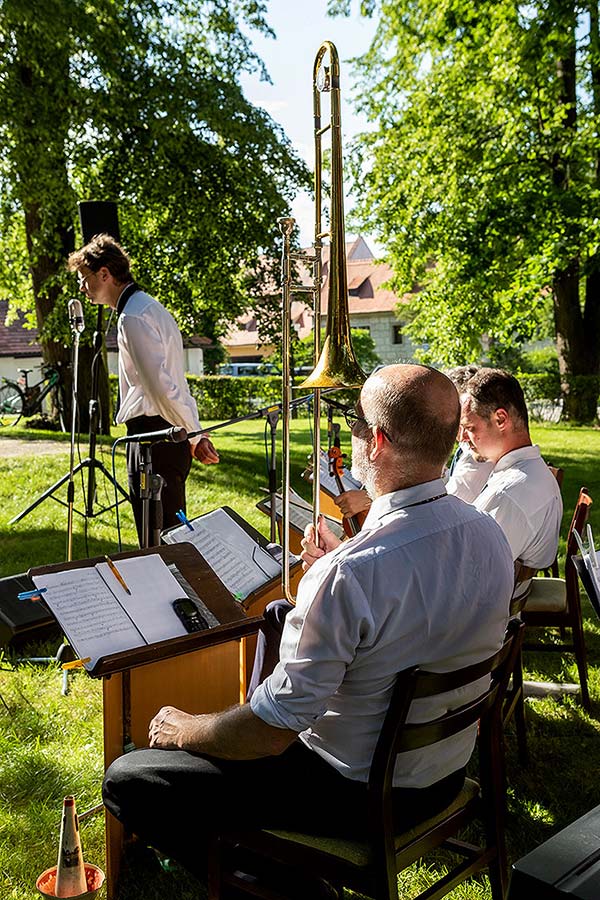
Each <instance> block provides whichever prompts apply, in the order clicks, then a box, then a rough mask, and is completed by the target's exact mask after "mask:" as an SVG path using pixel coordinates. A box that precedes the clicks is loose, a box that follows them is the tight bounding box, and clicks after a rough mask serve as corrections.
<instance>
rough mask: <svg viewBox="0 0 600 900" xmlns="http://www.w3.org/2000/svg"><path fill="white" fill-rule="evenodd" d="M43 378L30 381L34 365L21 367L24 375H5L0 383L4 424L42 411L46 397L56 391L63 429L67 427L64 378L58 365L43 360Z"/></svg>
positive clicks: (1, 422) (0, 416) (0, 419)
mask: <svg viewBox="0 0 600 900" xmlns="http://www.w3.org/2000/svg"><path fill="white" fill-rule="evenodd" d="M39 368H40V369H41V372H42V377H41V379H40V381H38V382H36V383H35V384H31V385H30V384H29V382H28V378H27V376H28V375H29V373H30V372H33V369H18V372H19V373H20V375H21V377H20V378H19V379H17V381H13V380H12V379H10V378H3V379H2V384H1V385H0V426H3V425H8V424H12V425H13V426H14V425H16V424H17V422H18V421H19V420H20V419H21V417H22V416H33V415H34V414H35V413H37V412H41V411H42V403H43V402H44V399H45V398H46V397H47V396H48V394H50V393H51V392H52V395H53V396H52V402H53V404H54V406H55V407H56V409H57V410H58V419H59V422H60V427H61V431H66V428H65V422H64V404H63V402H62V395H61V390H62V379H61V375H60V371H59V369H58V368H57V367H56V366H52V365H46V364H44V363H42V365H41V366H39Z"/></svg>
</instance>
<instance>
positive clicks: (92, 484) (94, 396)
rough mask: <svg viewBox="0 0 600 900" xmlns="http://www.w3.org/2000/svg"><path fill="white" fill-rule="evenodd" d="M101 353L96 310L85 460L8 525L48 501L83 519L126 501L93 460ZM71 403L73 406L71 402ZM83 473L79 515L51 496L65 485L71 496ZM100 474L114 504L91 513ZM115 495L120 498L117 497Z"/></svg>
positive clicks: (108, 473)
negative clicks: (83, 497) (84, 493)
mask: <svg viewBox="0 0 600 900" xmlns="http://www.w3.org/2000/svg"><path fill="white" fill-rule="evenodd" d="M101 350H102V308H101V307H99V308H98V319H97V323H96V331H95V332H94V357H93V362H92V388H91V399H90V406H89V410H90V430H89V454H88V456H87V457H86V458H85V459H83V460H81V462H80V463H78V464H77V465H76V466H75V467H74V468H73V469H72V471H71V469H70V470H69V472H67V473H66V474H65V475H63V476H62V478H59V479H58V481H55V482H54V484H53V485H52V486H51V487H49V488H48V489H47V490H45V491H44V492H43V494H40V496H39V497H37V498H36V499H35V500H34V501H33V503H30V504H29V506H28V507H27V508H26V509H24V510H22V511H21V512H20V513H18V514H17V515H16V516H14V517H13V518H12V519H11V520H10V522H9V523H8V524H9V525H14V524H15V523H16V522H20V521H21V519H24V518H25V516H27V515H29V513H30V512H32V510H34V509H35V508H36V507H37V506H39V505H40V504H41V503H43V502H44V501H45V500H48V499H51V500H55V501H56V502H57V503H60V504H61V506H66V507H67V508H68V509H69V511H70V516H72V513H73V511H74V512H76V513H77V514H78V515H80V516H83V518H85V519H91V518H94V516H100V515H102V514H103V513H105V512H108V511H109V510H111V509H114V508H115V506H116V505H117V504H118V503H123V502H125V501H128V500H129V495H128V494H127V492H126V491H125V490H124V489H123V488H122V487H121V485H120V484H119V483H118V481H116V480H115V479H114V478H113V476H112V475H111V473H110V472H109V471H108V469H107V468H106V467H105V466H104V464H103V463H102V462H100V461H99V460H97V459H96V438H97V435H98V423H99V418H100V405H99V402H98V372H99V366H100V355H101ZM73 402H76V400H75V398H74V399H73ZM84 469H85V470H87V473H88V485H87V497H86V503H85V510H84V511H83V512H82V511H80V510H77V509H73V504H72V502H71V497H70V496H68V498H67V502H65V501H64V500H61V498H60V497H57V496H55V494H56V491H58V490H59V489H60V488H61V487H62V486H63V484H66V483H67V482H69V488H68V491H69V495H70V494H71V493H72V492H73V489H74V488H73V476H74V475H76V474H77V473H78V472H81V471H82V470H84ZM97 472H100V474H102V475H103V476H104V477H105V478H106V479H107V481H109V482H110V483H111V484H112V486H113V488H114V489H115V496H116V499H115V502H114V503H111V504H110V505H108V506H103V507H101V508H100V509H96V510H94V498H95V495H96V473H97ZM117 492H119V493H120V494H121V497H120V498H119V497H118V494H117Z"/></svg>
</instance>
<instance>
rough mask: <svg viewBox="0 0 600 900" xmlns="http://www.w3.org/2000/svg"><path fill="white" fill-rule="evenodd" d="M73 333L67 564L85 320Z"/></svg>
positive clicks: (73, 324)
mask: <svg viewBox="0 0 600 900" xmlns="http://www.w3.org/2000/svg"><path fill="white" fill-rule="evenodd" d="M71 331H72V332H73V355H72V367H73V384H72V387H71V449H70V456H69V481H68V484H67V510H68V516H67V562H71V560H72V559H73V508H74V505H75V480H74V472H75V429H76V424H77V409H78V398H77V383H78V378H79V338H80V335H81V332H82V331H83V320H81V325H78V324H77V319H76V318H73V319H72V320H71Z"/></svg>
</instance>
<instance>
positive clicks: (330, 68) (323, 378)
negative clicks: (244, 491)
mask: <svg viewBox="0 0 600 900" xmlns="http://www.w3.org/2000/svg"><path fill="white" fill-rule="evenodd" d="M326 57H328V63H329V64H328V65H325V59H326ZM322 93H329V94H330V95H331V96H330V115H329V122H328V123H327V124H326V125H322V124H321V94H322ZM313 113H314V145H315V180H314V184H315V240H314V244H313V251H314V252H313V254H312V255H309V254H304V253H295V252H292V250H291V237H292V232H293V229H294V224H295V220H294V219H293V218H291V217H286V218H281V219H278V220H277V223H278V225H279V228H280V231H281V233H282V235H283V249H282V257H281V299H282V316H283V327H282V356H283V372H282V381H283V384H282V425H283V433H282V537H283V541H282V543H283V566H282V587H283V591H284V593H285V596H286V598H287V599H288V600H289V601H290V602H291V603H293V602H294V597H293V595H292V592H291V589H290V564H289V545H290V418H291V416H290V400H291V391H292V385H291V373H290V356H291V354H290V349H291V297H292V294H295V293H299V292H305V293H306V292H309V293H311V294H312V295H313V331H314V353H315V357H314V358H315V361H316V365H315V368H314V369H313V371H312V372H311V374H310V375H309V376H308V377H307V378H306V379H305V380H304V381H303V382H302V384H301V385H300V387H301V388H311V389H312V390H313V392H314V393H313V524H314V527H315V537H316V539H317V542H318V537H317V523H318V520H319V493H320V488H321V483H320V443H321V411H320V406H321V388H329V389H336V388H354V387H360V386H361V385H362V383H363V382H364V380H365V378H366V375H365V373H364V372H363V370H362V369H361V367H360V365H359V363H358V361H357V359H356V356H355V353H354V349H353V347H352V341H351V338H350V315H349V311H348V274H347V270H346V243H345V231H344V197H343V167H342V127H341V104H340V63H339V58H338V53H337V50H336V48H335V45H334V44H332V43H331V41H324V42H323V43H322V44H321V46H320V47H319V50H318V52H317V55H316V57H315V62H314V65H313ZM327 132H331V198H330V206H329V229H328V230H325V231H324V230H323V225H322V215H323V197H322V194H323V186H322V176H323V148H322V138H323V135H325V134H326V133H327ZM324 238H328V239H329V287H328V299H327V324H326V329H325V339H324V341H323V346H322V347H321V281H322V249H323V239H324ZM292 261H299V262H303V263H305V264H307V265H309V267H311V268H312V283H311V284H310V285H303V284H293V283H292Z"/></svg>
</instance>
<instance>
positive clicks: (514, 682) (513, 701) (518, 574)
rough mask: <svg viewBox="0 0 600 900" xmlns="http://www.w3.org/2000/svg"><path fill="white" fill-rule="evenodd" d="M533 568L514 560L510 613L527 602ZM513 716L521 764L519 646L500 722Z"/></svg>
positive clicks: (524, 753) (525, 757)
mask: <svg viewBox="0 0 600 900" xmlns="http://www.w3.org/2000/svg"><path fill="white" fill-rule="evenodd" d="M535 571H536V570H535V569H531V568H530V567H529V566H524V565H523V563H522V562H521V561H520V560H516V562H515V588H514V592H513V597H512V600H511V603H510V615H511V616H518V615H519V614H520V613H521V610H522V609H523V607H524V606H525V603H526V602H527V598H528V596H529V592H530V591H531V582H532V579H533V576H534V575H535ZM526 583H528V587H527V589H526V590H524V591H520V588H521V586H522V585H523V584H526ZM513 716H514V718H515V731H516V733H517V748H518V753H519V761H520V762H521V765H522V766H526V765H527V764H528V763H529V753H528V750H527V723H526V721H525V694H524V692H523V652H522V649H521V647H519V651H518V653H517V656H516V659H515V664H514V666H513V673H512V678H511V681H510V684H509V685H508V687H507V689H506V696H505V698H504V705H503V709H502V722H503V725H504V728H506V726H507V725H508V723H509V721H510V720H511V719H512V717H513Z"/></svg>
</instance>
